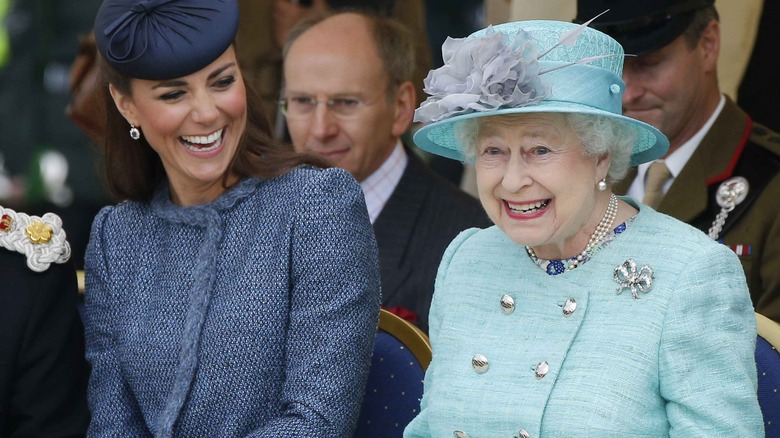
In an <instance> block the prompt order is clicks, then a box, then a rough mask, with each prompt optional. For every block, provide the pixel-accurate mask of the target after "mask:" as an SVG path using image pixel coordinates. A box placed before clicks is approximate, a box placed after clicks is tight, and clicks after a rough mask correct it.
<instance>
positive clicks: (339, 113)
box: [279, 96, 367, 119]
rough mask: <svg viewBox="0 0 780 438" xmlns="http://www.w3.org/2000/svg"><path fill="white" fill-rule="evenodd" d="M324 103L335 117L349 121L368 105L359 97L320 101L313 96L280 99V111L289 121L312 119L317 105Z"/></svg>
mask: <svg viewBox="0 0 780 438" xmlns="http://www.w3.org/2000/svg"><path fill="white" fill-rule="evenodd" d="M320 103H324V104H325V106H327V107H328V110H329V111H330V112H331V113H333V115H334V116H336V117H338V118H341V119H348V118H350V117H353V116H355V115H357V114H358V113H359V112H360V110H361V109H362V108H363V107H364V106H366V105H367V103H366V102H365V101H364V100H362V99H359V98H357V97H351V96H344V97H331V98H330V99H325V100H319V99H315V98H314V97H311V96H287V97H284V98H282V99H279V109H280V110H281V111H282V114H284V115H285V116H286V117H287V118H289V119H305V118H308V117H311V116H312V114H314V111H315V110H316V109H317V105H319V104H320Z"/></svg>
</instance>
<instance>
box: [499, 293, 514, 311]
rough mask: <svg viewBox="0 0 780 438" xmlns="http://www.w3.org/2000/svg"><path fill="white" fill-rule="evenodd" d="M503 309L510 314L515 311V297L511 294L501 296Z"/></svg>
mask: <svg viewBox="0 0 780 438" xmlns="http://www.w3.org/2000/svg"><path fill="white" fill-rule="evenodd" d="M501 311H502V312H504V314H505V315H509V314H510V313H512V312H514V311H515V299H514V298H512V297H511V296H509V295H506V294H504V296H503V297H501Z"/></svg>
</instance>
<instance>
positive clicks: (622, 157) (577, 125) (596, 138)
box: [455, 113, 637, 184]
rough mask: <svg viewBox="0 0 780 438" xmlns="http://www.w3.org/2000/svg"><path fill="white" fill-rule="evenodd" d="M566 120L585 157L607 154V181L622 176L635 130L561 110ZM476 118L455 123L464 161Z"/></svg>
mask: <svg viewBox="0 0 780 438" xmlns="http://www.w3.org/2000/svg"><path fill="white" fill-rule="evenodd" d="M563 115H564V116H565V119H566V122H567V123H568V124H569V127H571V129H572V130H573V131H574V133H575V135H577V137H578V138H579V139H580V141H582V145H583V147H584V149H585V155H586V156H589V157H594V156H601V155H604V154H609V156H610V165H609V171H608V172H607V182H608V183H610V184H614V183H616V182H618V181H620V180H621V179H623V177H625V176H626V173H628V170H629V169H630V168H631V150H632V147H633V145H634V142H635V141H636V138H637V132H636V130H635V129H634V128H633V127H632V126H631V125H629V124H628V123H624V122H621V121H619V120H615V119H613V118H611V117H605V116H598V115H591V114H576V113H564V114H563ZM479 120H480V118H474V119H467V120H464V121H462V122H459V123H457V124H456V125H455V136H456V138H457V139H458V141H459V142H460V143H461V145H462V146H463V155H464V156H465V157H466V161H468V162H472V163H473V162H474V161H475V159H476V154H477V139H478V138H479Z"/></svg>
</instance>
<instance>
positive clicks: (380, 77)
mask: <svg viewBox="0 0 780 438" xmlns="http://www.w3.org/2000/svg"><path fill="white" fill-rule="evenodd" d="M414 66H415V63H414V45H413V41H412V38H411V36H410V33H409V31H408V30H406V28H405V27H403V26H402V25H401V24H399V23H397V22H395V21H393V20H392V19H389V18H384V17H380V16H374V15H363V14H357V13H339V14H335V15H331V16H328V17H326V18H319V19H312V20H308V21H306V22H303V23H301V24H300V25H299V26H297V27H296V28H294V29H293V30H292V32H291V33H290V36H289V38H288V40H287V44H286V46H285V49H284V81H285V92H284V96H283V103H282V105H283V111H284V112H285V114H286V117H287V126H288V130H289V132H290V136H291V138H292V142H293V144H294V145H295V148H296V149H297V150H299V151H305V152H310V153H314V154H316V155H320V156H322V157H323V158H325V159H326V160H328V161H330V162H331V163H332V164H334V165H336V166H338V167H341V168H344V169H346V170H348V171H349V172H350V173H352V175H353V176H354V177H355V178H356V179H357V180H358V181H362V180H364V179H365V178H366V177H368V176H369V175H371V174H372V173H373V172H374V171H375V170H376V169H377V168H379V166H381V164H382V163H383V162H384V161H385V160H386V159H387V157H389V156H390V153H391V152H392V151H393V148H394V147H395V144H396V142H397V141H398V138H399V137H400V136H401V135H402V134H403V133H404V132H406V130H407V129H408V128H409V125H410V124H411V122H412V117H413V114H414V107H415V92H414V86H413V85H412V83H411V78H412V74H413V71H414Z"/></svg>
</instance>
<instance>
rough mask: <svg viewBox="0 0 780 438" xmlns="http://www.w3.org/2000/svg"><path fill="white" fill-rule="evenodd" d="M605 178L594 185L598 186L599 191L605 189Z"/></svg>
mask: <svg viewBox="0 0 780 438" xmlns="http://www.w3.org/2000/svg"><path fill="white" fill-rule="evenodd" d="M606 180H607V179H606V178H604V179H602V180H601V181H599V183H598V184H597V185H596V186H597V187H598V188H599V191H601V192H603V191H604V190H607V181H606Z"/></svg>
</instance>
